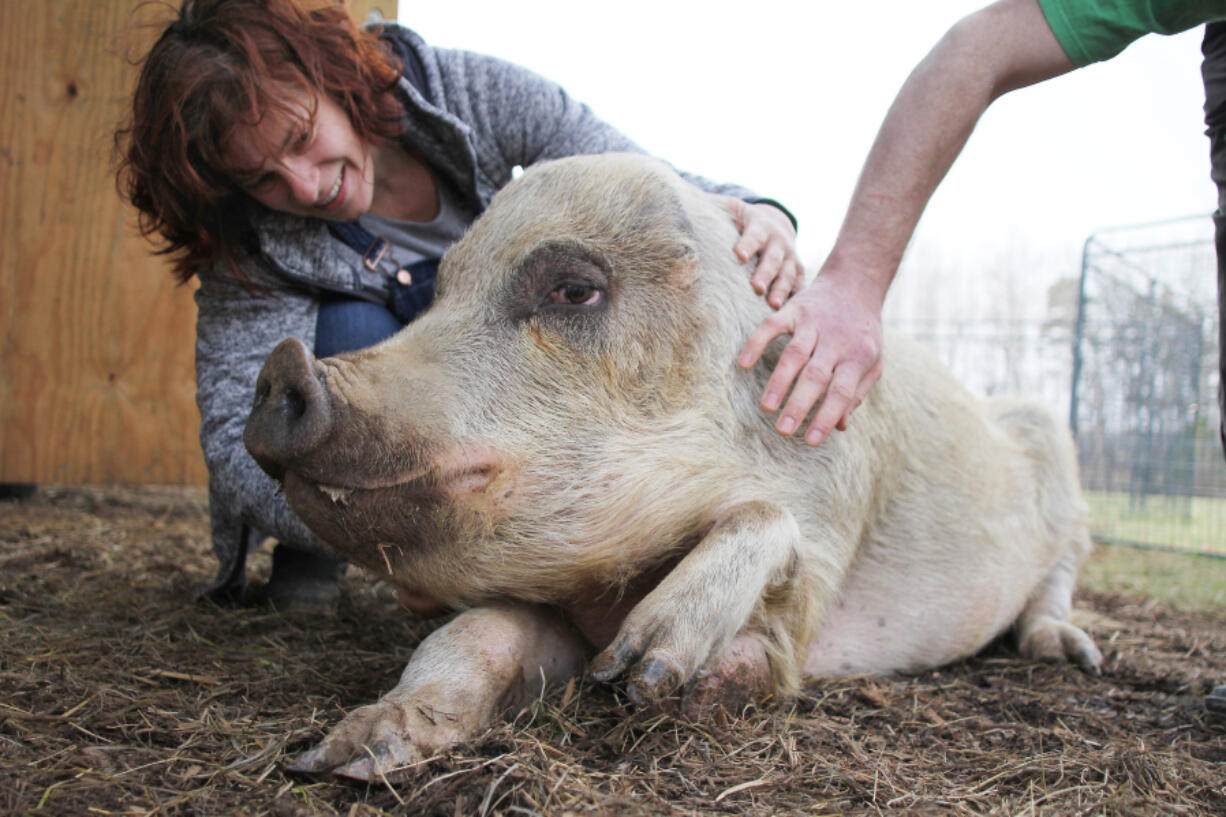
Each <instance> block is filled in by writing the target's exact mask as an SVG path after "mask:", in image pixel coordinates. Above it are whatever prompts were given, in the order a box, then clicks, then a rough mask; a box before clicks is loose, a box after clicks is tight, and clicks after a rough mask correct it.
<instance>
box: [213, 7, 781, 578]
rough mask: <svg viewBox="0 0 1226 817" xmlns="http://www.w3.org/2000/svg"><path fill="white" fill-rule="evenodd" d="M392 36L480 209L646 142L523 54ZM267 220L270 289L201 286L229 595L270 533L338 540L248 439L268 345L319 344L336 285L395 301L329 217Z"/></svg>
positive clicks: (428, 155)
mask: <svg viewBox="0 0 1226 817" xmlns="http://www.w3.org/2000/svg"><path fill="white" fill-rule="evenodd" d="M384 36H385V38H388V39H389V41H390V42H392V44H393V45H395V47H396V48H397V50H398V51H399V53H400V54H401V55H402V56H403V57H405V60H404V61H405V62H406V72H405V73H406V76H405V77H402V78H401V80H400V87H399V94H400V100H401V102H402V103H403V105H404V108H405V120H404V132H403V136H402V140H403V142H404V144H405V146H406V147H407V148H409V149H411V150H412V151H413V152H414V153H416V154H417V155H418V156H420V157H421V158H422V159H424V160H425V162H426V164H428V165H429V166H430V167H431V168H433V170H434V171H435V173H436V174H438V176H439V177H440V181H441V182H442V183H443V184H447V185H449V186H450V187H451V188H452V190H453V191H455V192H456V194H457V198H458V200H459V201H460V203H461V206H462V207H464V208H465V209H466V212H467V214H468V215H470V216H471V217H472V218H475V217H476V216H477V215H478V214H479V213H480V212H481V211H482V210H484V209H485V207H486V206H487V205H488V204H489V201H490V199H491V198H492V197H493V196H494V194H495V193H496V192H497V191H498V190H499V188H501V187H502V186H503V185H505V184H506V183H507V182H508V181H510V179H511V171H512V168H514V167H515V166H516V165H520V166H524V167H527V166H528V165H531V164H533V163H534V162H539V161H543V160H546V159H555V158H559V157H563V156H570V155H575V154H582V153H602V152H607V151H626V150H629V151H638V150H640V149H639V148H638V147H637V146H635V145H634V144H633V143H632V142H631V141H630V140H629V139H627V138H626V137H625V136H623V135H622V134H621V133H619V132H618V131H616V130H615V129H614V128H612V127H610V126H609V125H608V124H606V123H605V122H602V121H601V120H600V119H598V118H597V117H596V116H594V115H593V114H592V112H591V111H590V110H589V109H588V107H587V106H586V105H583V104H581V103H579V102H576V101H575V100H573V99H571V98H570V97H569V96H567V94H566V92H565V91H563V90H562V89H561V88H560V87H559V86H557V85H556V84H554V83H552V82H549V81H548V80H545V79H543V78H541V77H540V76H538V75H536V74H533V73H532V72H530V71H527V70H525V69H523V68H520V67H519V66H516V65H512V64H510V63H506V62H503V61H500V60H497V59H493V58H491V57H486V56H482V55H479V54H473V53H469V52H463V51H454V50H445V49H437V48H432V47H430V46H429V45H427V44H426V43H425V42H423V41H422V40H421V38H420V37H418V36H417V35H416V34H415V33H414V32H412V31H409V30H408V29H405V28H402V27H399V26H391V25H389V26H387V27H386V28H385V33H384ZM689 178H690V180H691V181H692V182H694V183H695V184H697V185H698V186H700V187H702V188H704V189H707V190H712V191H718V192H721V193H725V194H727V195H731V196H736V197H739V198H743V199H746V200H751V201H752V200H759V199H756V198H755V197H754V196H753V194H751V193H750V192H749V191H747V190H745V189H743V188H739V187H735V186H731V185H717V184H713V183H711V182H708V181H705V180H703V179H700V178H696V177H692V176H691V177H689ZM255 227H256V232H257V234H258V236H259V246H260V254H259V255H258V256H257V257H255V258H252V259H250V260H249V262H248V263H247V268H246V269H245V272H246V273H247V274H248V275H249V276H250V277H251V278H252V279H253V280H254V281H255V282H257V283H258V284H259V285H260V286H261V287H262V288H263V290H264V291H263V292H261V293H258V294H252V293H251V292H249V291H248V290H246V289H243V288H241V287H239V286H238V285H236V284H235V283H234V282H233V281H232V280H231V279H230V278H229V277H228V276H227V275H226V274H225V273H224V271H223V270H221V269H219V268H214V269H211V270H205V271H202V272H201V273H200V284H201V286H200V289H199V290H198V291H197V293H196V304H197V307H198V317H197V323H196V388H197V393H196V400H197V404H198V405H199V407H200V416H201V428H200V443H201V446H202V448H203V449H204V458H205V462H206V464H207V466H208V471H209V511H210V516H211V521H212V533H213V549H214V551H215V552H216V554H217V558H218V560H219V561H220V566H219V571H218V575H217V578H216V580H215V581H214V582H213V583H212V584H211V585H209V586H208V587H205V588H203V589H202V592H204V593H210V594H216V595H225V596H232V595H234V594H237V593H239V592H241V590H242V589H243V587H244V585H245V581H246V580H245V564H246V556H247V553H248V551H249V550H250V549H251V548H252V547H254V546H255V545H257V544H258V543H259V542H260V541H261V540H262V539H263V538H264V537H266V536H270V537H273V538H275V539H277V540H278V541H280V542H285V543H290V544H292V545H294V546H297V547H300V548H304V549H308V550H317V549H324V550H326V548H325V547H324V546H323V545H322V544H321V543H320V542H319V541H318V540H317V539H316V538H315V536H314V535H313V534H312V533H311V532H310V531H308V530H307V529H306V527H305V526H304V525H303V524H302V522H301V521H299V519H298V518H297V517H296V516H295V515H294V513H293V511H291V510H290V508H289V505H288V504H287V503H286V501H285V498H284V496H283V495H282V494H281V493H279V486H278V485H277V484H276V483H275V482H274V481H273V480H272V479H270V478H269V477H268V476H267V475H265V474H264V473H263V472H262V471H261V470H260V469H259V467H258V466H257V465H256V463H255V461H254V460H253V459H252V458H251V457H250V456H249V455H248V453H247V451H246V449H245V448H244V446H243V440H242V434H243V427H244V424H245V422H246V418H247V412H248V410H249V408H250V404H251V399H252V395H253V394H254V389H255V381H256V377H257V375H258V374H259V371H260V367H261V366H262V364H263V362H264V358H265V357H266V356H267V355H268V353H269V352H271V351H272V349H273V347H274V346H276V344H277V343H278V342H280V341H281V340H283V339H284V338H287V337H297V338H300V339H301V340H302V341H303V342H304V343H306V345H307V347H308V348H313V345H314V342H315V321H316V314H317V311H318V308H319V302H320V297H321V296H322V295H324V294H328V293H349V294H351V295H352V296H354V297H357V298H363V299H366V300H370V301H374V302H376V303H384V301H385V298H386V294H387V293H386V291H385V289H384V283H383V281H381V280H380V278H379V276H378V275H372V274H371V273H370V272H369V271H367V270H365V269H364V267H363V265H362V263H361V258H360V256H359V255H358V254H357V253H356V252H354V251H353V250H351V249H349V248H348V247H347V246H346V245H344V244H343V243H341V242H340V241H338V240H336V239H335V238H333V237H332V236H331V234H330V233H329V231H328V229H327V225H326V223H325V222H323V221H318V220H310V219H303V218H300V217H296V216H289V215H286V214H281V213H273V212H265V213H262V214H261V215H260V216H259V218H258V220H257V223H256V225H255Z"/></svg>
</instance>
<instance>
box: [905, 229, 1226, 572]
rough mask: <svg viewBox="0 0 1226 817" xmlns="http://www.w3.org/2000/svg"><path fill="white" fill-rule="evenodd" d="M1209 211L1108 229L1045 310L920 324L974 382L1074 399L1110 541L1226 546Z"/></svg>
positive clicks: (918, 330)
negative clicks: (1027, 315) (1003, 318)
mask: <svg viewBox="0 0 1226 817" xmlns="http://www.w3.org/2000/svg"><path fill="white" fill-rule="evenodd" d="M1212 234H1213V224H1212V220H1211V219H1210V218H1209V217H1208V216H1194V217H1189V218H1184V219H1173V220H1170V221H1164V222H1157V223H1152V224H1144V225H1136V226H1130V227H1120V228H1112V229H1108V230H1100V231H1099V232H1096V233H1094V234H1093V235H1091V236H1090V237H1089V238H1088V239H1087V240H1086V242H1085V245H1084V251H1083V254H1082V264H1081V271H1080V276H1079V277H1077V278H1073V277H1069V278H1068V279H1066V280H1061V281H1060V282H1058V283H1057V284H1055V285H1054V286H1052V287H1051V289H1050V290H1049V292H1048V297H1047V304H1046V312H1045V314H1044V316H1043V318H1042V319H1041V320H1018V321H1014V322H1013V323H1011V324H1005V323H1002V322H1000V321H999V320H988V319H983V320H943V321H939V322H917V321H911V322H908V323H905V324H902V325H901V326H900V328H902V329H903V330H904V331H906V332H908V333H909V334H912V335H913V336H915V337H917V338H919V339H920V340H922V341H924V342H926V343H927V344H928V345H929V346H930V347H932V348H933V349H934V350H935V351H936V353H937V354H938V355H939V356H940V357H941V359H943V360H944V361H945V362H946V363H947V364H948V365H949V366H950V367H951V368H952V369H953V370H954V372H955V374H956V375H957V376H958V377H959V378H960V379H961V380H962V381H963V382H965V383H966V384H967V385H968V386H969V387H970V388H971V389H972V390H973V391H975V392H976V393H979V394H983V395H991V394H995V393H1000V392H1014V393H1016V392H1022V393H1028V394H1030V395H1032V396H1034V397H1036V398H1038V399H1040V400H1041V401H1043V402H1045V403H1046V404H1048V405H1049V406H1053V407H1055V406H1067V407H1068V419H1069V424H1070V426H1071V427H1072V428H1073V430H1074V433H1075V435H1076V439H1077V447H1078V453H1079V457H1080V461H1081V463H1080V464H1081V479H1082V485H1083V487H1084V489H1085V492H1086V497H1087V499H1088V501H1089V502H1090V505H1091V510H1092V528H1093V533H1094V535H1095V537H1096V538H1097V539H1099V540H1100V541H1107V542H1119V543H1128V544H1137V545H1142V546H1149V547H1160V548H1175V549H1180V550H1191V551H1198V552H1202V553H1213V554H1222V555H1224V556H1226V458H1224V457H1223V452H1222V449H1221V446H1220V444H1219V440H1218V424H1219V422H1220V417H1219V409H1218V403H1217V390H1218V388H1219V383H1218V379H1219V374H1218V371H1219V370H1218V354H1219V350H1218V348H1217V332H1218V329H1217V321H1218V315H1217V301H1216V297H1217V295H1216V262H1215V257H1214V248H1213V235H1212Z"/></svg>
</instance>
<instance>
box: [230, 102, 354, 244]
mask: <svg viewBox="0 0 1226 817" xmlns="http://www.w3.org/2000/svg"><path fill="white" fill-rule="evenodd" d="M284 98H285V99H286V101H287V102H288V104H289V107H290V108H291V109H293V111H294V113H292V114H291V113H289V112H288V111H285V110H281V109H279V108H275V109H272V110H270V111H268V113H267V114H266V115H265V116H264V119H263V121H262V122H260V123H259V124H258V125H254V126H242V127H238V128H235V130H234V132H233V133H232V134H231V136H230V140H229V142H228V144H226V145H225V149H224V153H225V157H226V159H227V161H228V163H229V164H230V165H231V166H232V167H240V168H244V172H243V173H242V174H241V175H238V174H236V175H235V176H234V181H235V182H237V183H238V185H239V186H240V187H241V188H242V189H243V190H245V191H246V192H247V193H248V194H249V195H250V196H251V197H252V198H254V199H255V200H256V201H258V202H260V203H261V204H263V205H265V206H266V207H270V208H272V209H273V210H280V211H281V212H283V213H292V214H294V215H299V216H310V217H314V218H325V219H329V220H330V221H353V220H354V219H356V218H357V217H358V216H360V215H362V214H363V213H365V212H366V211H367V210H369V209H370V205H371V200H372V199H373V198H374V190H375V180H374V177H375V172H374V161H373V160H372V157H371V150H370V145H369V144H367V143H366V142H364V141H362V140H361V139H360V138H359V137H358V135H357V133H356V132H355V131H354V129H353V124H352V123H351V122H350V121H349V117H348V116H346V115H345V112H344V110H342V109H341V107H340V106H339V105H337V104H336V103H335V102H333V101H332V99H331V98H329V97H328V96H327V95H326V94H320V93H313V94H306V93H304V92H303V91H302V90H300V89H298V88H293V87H290V86H286V87H285V97H284ZM312 109H314V116H312ZM269 146H270V147H269ZM269 153H271V154H272V155H268V154H269Z"/></svg>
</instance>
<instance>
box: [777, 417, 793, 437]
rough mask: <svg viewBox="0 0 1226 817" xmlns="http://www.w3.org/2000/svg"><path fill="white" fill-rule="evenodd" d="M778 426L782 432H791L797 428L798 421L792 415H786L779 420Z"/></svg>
mask: <svg viewBox="0 0 1226 817" xmlns="http://www.w3.org/2000/svg"><path fill="white" fill-rule="evenodd" d="M778 428H779V431H780V433H782V434H791V433H792V432H793V431H795V430H796V421H795V420H793V419H792V418H791V417H784V418H783V419H782V420H780V421H779V426H778Z"/></svg>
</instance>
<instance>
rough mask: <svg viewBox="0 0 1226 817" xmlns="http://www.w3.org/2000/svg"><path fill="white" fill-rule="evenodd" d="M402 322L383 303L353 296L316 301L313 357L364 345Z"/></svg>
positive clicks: (384, 336) (388, 334)
mask: <svg viewBox="0 0 1226 817" xmlns="http://www.w3.org/2000/svg"><path fill="white" fill-rule="evenodd" d="M403 326H404V324H403V323H401V322H400V320H399V319H398V318H397V317H396V316H395V315H393V314H392V313H391V311H390V310H389V309H388V308H387V307H385V306H380V305H379V304H375V303H371V302H370V301H360V300H356V299H354V298H328V299H326V300H324V301H323V302H322V303H321V304H320V305H319V317H318V318H316V320H315V357H331V356H332V355H339V354H340V353H341V352H352V351H354V350H355V349H365V348H366V347H367V346H373V345H375V344H376V343H378V342H379V341H381V340H386V339H387V338H390V337H391V336H392V335H394V334H396V333H397V332H399V331H400V329H401V327H403Z"/></svg>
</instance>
